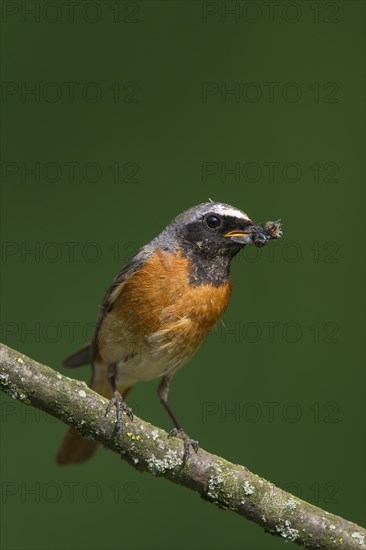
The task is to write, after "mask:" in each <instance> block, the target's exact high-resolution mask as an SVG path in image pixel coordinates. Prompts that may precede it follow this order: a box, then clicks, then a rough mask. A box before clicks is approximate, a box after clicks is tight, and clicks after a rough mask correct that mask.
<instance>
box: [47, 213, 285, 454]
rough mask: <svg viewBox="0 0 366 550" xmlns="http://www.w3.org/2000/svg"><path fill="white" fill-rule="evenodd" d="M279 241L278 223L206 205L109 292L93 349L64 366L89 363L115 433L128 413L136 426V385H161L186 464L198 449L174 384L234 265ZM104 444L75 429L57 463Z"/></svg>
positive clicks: (154, 244)
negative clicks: (179, 414)
mask: <svg viewBox="0 0 366 550" xmlns="http://www.w3.org/2000/svg"><path fill="white" fill-rule="evenodd" d="M280 236H281V225H280V223H279V222H268V223H267V224H266V226H265V228H264V229H263V228H262V227H259V226H256V225H254V224H253V222H252V221H251V220H250V218H249V217H248V216H247V215H246V214H245V213H244V212H242V211H241V210H239V209H237V208H234V207H233V206H230V205H227V204H223V203H217V202H207V203H203V204H199V205H198V206H194V207H193V208H190V209H189V210H187V211H185V212H183V213H182V214H180V215H179V216H177V217H176V218H175V219H174V220H173V221H172V222H171V223H170V224H169V225H168V226H167V227H166V228H165V229H164V230H163V231H162V232H161V233H160V234H159V235H158V236H157V237H155V239H153V240H152V241H151V242H150V243H149V244H147V245H145V246H143V247H142V248H141V249H140V250H139V251H138V252H137V253H136V254H135V255H134V256H133V257H132V259H131V260H130V261H129V263H128V264H127V265H126V266H125V267H124V268H123V269H122V271H121V272H120V273H119V274H118V275H117V277H116V278H115V280H114V281H113V283H112V284H111V286H110V287H109V289H108V291H107V293H106V295H105V297H104V299H103V302H102V305H101V308H100V313H99V318H98V320H97V324H96V329H95V333H94V337H93V339H92V342H91V343H88V344H87V345H86V346H85V347H84V348H82V349H81V350H79V351H77V352H76V353H74V354H73V355H71V356H70V357H68V358H67V359H65V361H64V363H63V364H64V366H65V367H77V366H80V365H84V364H86V363H91V364H92V367H93V375H92V380H91V388H93V390H95V391H96V392H97V393H99V394H101V395H103V396H105V397H108V398H110V403H109V406H108V408H107V411H106V414H107V413H108V412H110V411H111V410H112V408H114V407H115V409H116V432H117V433H119V432H120V431H121V428H122V413H123V411H125V412H126V413H127V415H128V416H129V417H130V418H131V419H132V418H133V416H132V411H131V410H130V409H129V407H127V405H126V403H125V402H124V398H125V396H126V394H127V392H128V391H129V390H130V389H131V388H132V386H134V385H135V384H136V383H137V382H140V381H143V380H153V379H155V378H161V382H160V385H159V389H158V395H159V398H160V401H161V403H162V404H163V406H164V407H165V409H166V410H167V412H168V414H169V416H170V417H171V419H172V421H173V423H174V426H175V428H174V430H172V432H171V435H176V436H178V437H180V438H181V439H182V440H183V442H184V445H183V463H184V462H185V461H186V460H187V458H188V456H189V453H190V448H191V447H192V448H193V449H194V451H196V452H197V449H198V443H197V441H194V440H192V439H190V438H189V437H188V435H187V434H186V433H185V432H184V431H183V429H182V428H181V426H180V424H179V423H178V421H177V420H176V418H175V416H174V414H173V412H172V410H171V408H170V406H169V404H168V391H169V382H170V380H171V378H172V376H173V375H174V373H175V372H176V371H177V370H178V369H179V368H180V367H182V366H183V365H184V364H185V363H186V362H187V361H188V360H189V359H190V358H191V357H192V355H193V354H194V353H195V352H196V351H197V349H198V347H199V346H200V344H201V343H202V341H203V340H204V338H205V337H206V336H207V334H208V333H209V332H210V331H211V329H212V328H213V326H214V325H215V324H216V323H217V321H218V320H219V319H220V317H221V315H222V313H223V312H224V310H225V309H226V306H227V305H228V302H229V299H230V294H231V277H230V261H231V260H232V258H233V257H234V256H235V255H236V254H237V253H238V252H239V251H240V250H241V249H242V248H243V247H244V246H245V245H247V244H252V243H253V244H255V245H256V246H263V245H264V244H266V243H267V241H269V240H271V239H275V238H279V237H280ZM97 445H98V443H97V442H96V441H92V440H89V439H84V438H82V437H81V436H80V435H79V434H78V432H77V431H76V430H75V429H74V428H70V429H69V430H68V432H67V433H66V435H65V437H64V439H63V441H62V444H61V447H60V449H59V451H58V454H57V462H58V463H59V464H70V463H80V462H84V461H85V460H87V459H88V458H89V457H91V456H92V454H93V453H94V451H95V449H96V447H97Z"/></svg>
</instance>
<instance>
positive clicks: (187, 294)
mask: <svg viewBox="0 0 366 550" xmlns="http://www.w3.org/2000/svg"><path fill="white" fill-rule="evenodd" d="M188 276H189V264H188V259H187V258H186V257H184V256H183V255H181V254H170V253H168V252H162V251H158V252H156V253H155V254H154V255H153V256H151V257H150V258H149V259H148V260H147V261H146V263H145V264H144V266H143V267H142V268H141V269H140V270H139V271H137V272H136V273H135V274H134V275H132V276H131V277H130V278H129V279H127V280H126V281H125V282H124V283H122V285H121V287H120V288H119V289H117V291H116V292H115V296H114V300H115V301H114V307H113V308H112V309H111V311H110V312H109V313H108V314H107V315H106V317H105V318H104V320H103V321H102V323H101V326H100V329H99V334H98V344H99V350H100V353H101V355H102V356H104V355H108V356H110V358H112V356H113V360H114V361H115V360H118V359H116V355H118V354H120V353H121V351H120V350H121V347H124V344H127V347H128V348H131V345H133V347H134V348H137V349H140V348H141V347H147V348H149V351H150V353H153V354H156V353H161V352H166V353H169V354H179V355H189V354H191V353H193V352H194V351H195V350H196V349H197V347H198V346H199V345H200V343H201V342H202V340H203V339H204V338H205V336H206V335H207V334H208V333H209V332H210V330H211V329H212V327H213V326H214V325H215V324H216V322H217V321H218V320H219V318H220V317H221V315H222V313H223V312H224V310H225V308H226V307H227V304H228V302H229V299H230V294H231V283H230V282H229V283H227V284H225V285H222V286H219V287H214V286H213V285H211V284H204V285H200V286H191V285H189V284H188ZM118 350H119V351H118ZM119 359H120V358H119Z"/></svg>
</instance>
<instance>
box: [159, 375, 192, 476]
mask: <svg viewBox="0 0 366 550" xmlns="http://www.w3.org/2000/svg"><path fill="white" fill-rule="evenodd" d="M169 384H170V377H169V376H164V377H163V379H162V381H161V382H160V384H159V387H158V396H159V399H160V403H161V404H162V405H163V407H164V409H165V410H166V412H167V413H168V415H169V416H170V418H171V419H172V421H173V424H174V426H175V428H173V429H172V430H171V431H170V432H169V437H172V436H176V437H179V438H180V439H182V441H183V444H184V451H183V463H182V465H183V466H184V465H185V463H186V462H187V460H188V458H189V455H190V448H191V447H192V449H193V450H194V452H195V453H196V452H197V451H198V441H195V440H194V439H191V438H190V437H189V436H188V435H187V434H186V433H185V431H184V430H183V429H182V427H181V425H180V424H179V422H178V420H177V419H176V418H175V416H174V414H173V411H172V409H171V408H170V406H169V404H168V393H169Z"/></svg>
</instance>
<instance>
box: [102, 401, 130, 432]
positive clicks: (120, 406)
mask: <svg viewBox="0 0 366 550" xmlns="http://www.w3.org/2000/svg"><path fill="white" fill-rule="evenodd" d="M113 407H115V408H116V424H115V427H114V431H115V433H116V435H119V434H120V433H121V432H122V413H123V411H124V412H125V413H126V414H127V416H128V418H129V419H130V420H131V422H132V421H133V412H132V409H131V408H130V407H129V406H128V405H126V403H125V402H124V401H123V397H122V395H121V394H120V393H119V391H117V390H116V391H115V392H114V394H113V397H112V399H111V400H110V401H109V403H108V407H107V408H106V411H105V415H104V416H107V414H108V413H109V412H110V411H111V410H112V409H113Z"/></svg>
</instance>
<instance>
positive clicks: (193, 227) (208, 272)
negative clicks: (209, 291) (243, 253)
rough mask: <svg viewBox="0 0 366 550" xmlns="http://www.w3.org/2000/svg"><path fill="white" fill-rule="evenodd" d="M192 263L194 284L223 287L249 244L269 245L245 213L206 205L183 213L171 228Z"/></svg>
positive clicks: (224, 205)
mask: <svg viewBox="0 0 366 550" xmlns="http://www.w3.org/2000/svg"><path fill="white" fill-rule="evenodd" d="M167 230H169V234H170V235H172V234H174V235H175V239H176V242H177V243H178V245H179V247H180V248H181V249H182V251H183V253H184V254H185V255H186V256H187V257H188V258H189V259H190V260H191V265H192V266H193V267H192V269H193V273H192V277H191V282H193V283H194V284H200V283H202V282H205V281H210V282H211V283H213V284H215V285H219V284H223V282H224V281H227V279H228V277H229V264H230V260H231V259H232V258H233V257H234V256H235V255H236V254H237V253H238V252H239V251H240V250H241V249H242V248H243V247H244V246H245V245H247V244H256V245H257V246H262V245H263V244H264V243H265V242H266V233H265V231H264V229H263V228H261V227H258V226H255V225H253V222H252V221H251V219H250V218H249V217H248V216H247V215H246V214H245V213H244V212H242V211H241V210H239V209H237V208H234V207H233V206H230V205H227V204H222V203H204V204H200V205H198V206H195V207H193V208H191V209H190V210H187V211H186V212H183V214H181V215H180V216H178V217H177V218H175V220H173V222H172V224H171V225H170V226H168V228H167Z"/></svg>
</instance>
